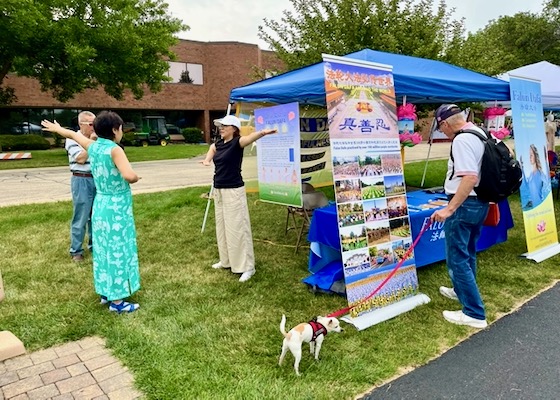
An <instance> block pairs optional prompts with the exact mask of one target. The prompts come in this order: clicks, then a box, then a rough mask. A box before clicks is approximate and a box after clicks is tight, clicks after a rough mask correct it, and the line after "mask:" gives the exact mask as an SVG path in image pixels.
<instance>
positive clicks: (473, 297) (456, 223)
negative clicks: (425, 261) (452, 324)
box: [443, 197, 488, 319]
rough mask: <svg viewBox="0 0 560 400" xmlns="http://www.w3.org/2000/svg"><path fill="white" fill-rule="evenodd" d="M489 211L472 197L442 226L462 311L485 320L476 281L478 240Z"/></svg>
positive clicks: (450, 270) (450, 268)
mask: <svg viewBox="0 0 560 400" xmlns="http://www.w3.org/2000/svg"><path fill="white" fill-rule="evenodd" d="M486 214H488V203H483V202H481V201H479V200H478V199H477V198H475V197H469V198H467V200H465V202H464V203H463V204H462V205H461V206H460V207H459V208H458V209H457V210H456V211H455V213H454V214H453V215H452V216H451V217H449V218H447V219H446V220H445V225H444V227H443V229H444V231H445V252H446V261H447V271H448V272H449V277H450V278H451V282H452V283H453V288H454V289H455V293H456V294H457V297H458V298H459V301H460V302H461V304H462V305H463V313H464V314H466V315H468V316H469V317H472V318H476V319H486V317H485V313H484V304H483V303H482V298H481V297H480V292H479V291H478V285H477V284H476V242H477V240H478V238H479V236H480V231H481V230H482V223H483V222H484V219H485V218H486Z"/></svg>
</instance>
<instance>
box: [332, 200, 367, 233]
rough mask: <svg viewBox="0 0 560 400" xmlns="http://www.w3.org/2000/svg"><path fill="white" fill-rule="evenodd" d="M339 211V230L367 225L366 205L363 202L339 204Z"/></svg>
mask: <svg viewBox="0 0 560 400" xmlns="http://www.w3.org/2000/svg"><path fill="white" fill-rule="evenodd" d="M337 211H338V212H337V215H338V227H339V228H343V227H346V226H353V225H361V224H364V223H365V217H364V205H363V203H362V202H361V201H356V202H351V203H342V204H338V206H337Z"/></svg>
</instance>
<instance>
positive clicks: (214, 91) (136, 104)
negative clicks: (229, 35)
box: [0, 40, 281, 141]
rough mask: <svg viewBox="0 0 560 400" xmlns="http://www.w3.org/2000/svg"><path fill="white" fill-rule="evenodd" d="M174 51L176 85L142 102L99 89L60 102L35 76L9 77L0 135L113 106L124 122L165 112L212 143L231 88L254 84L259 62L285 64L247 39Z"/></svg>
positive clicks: (271, 67)
mask: <svg viewBox="0 0 560 400" xmlns="http://www.w3.org/2000/svg"><path fill="white" fill-rule="evenodd" d="M173 52H174V53H175V54H176V55H177V58H176V60H175V61H174V62H170V69H169V76H170V77H171V78H172V79H173V83H164V84H163V89H162V90H161V91H160V92H158V93H151V92H149V91H147V92H146V93H145V94H144V97H143V98H142V99H140V100H135V99H134V97H133V96H132V94H130V93H128V94H126V95H125V98H124V100H122V101H118V100H115V99H114V98H113V97H111V96H109V95H107V94H106V93H105V91H104V90H103V89H102V88H99V89H97V90H86V91H84V92H83V93H80V94H77V95H76V96H75V97H74V98H73V99H72V100H70V101H68V102H66V103H61V102H59V101H57V100H56V99H54V98H53V97H52V96H51V95H50V93H48V92H42V91H41V89H40V85H39V82H38V81H37V80H35V79H31V78H24V77H18V76H16V75H13V74H12V75H8V77H7V78H6V79H5V80H4V84H5V85H7V86H11V87H13V88H14V89H15V94H16V96H17V101H16V102H15V103H13V104H11V105H10V106H9V107H1V108H0V133H11V132H17V131H18V130H19V131H20V132H21V131H22V129H23V130H26V129H29V130H36V129H37V127H38V125H39V124H40V121H41V119H43V118H49V119H52V118H56V119H57V120H58V121H59V122H61V124H63V125H66V126H75V125H76V121H77V119H76V117H77V114H78V112H79V111H81V110H91V111H93V112H96V111H100V110H104V109H110V110H114V111H117V112H118V113H119V114H120V115H121V117H123V119H124V121H125V122H133V123H135V124H138V123H139V121H141V118H142V117H143V116H148V115H163V116H164V117H165V118H166V122H167V123H170V124H174V125H177V126H179V127H180V128H185V127H198V128H200V129H202V130H203V131H204V132H205V137H206V140H207V141H208V140H209V137H210V136H209V134H210V131H211V129H212V120H213V119H216V118H220V117H222V116H223V115H224V114H225V112H226V109H227V105H228V101H229V93H230V91H231V89H233V88H235V87H238V86H243V85H246V84H249V83H251V82H254V81H255V79H256V78H255V73H254V67H255V66H256V67H259V68H262V69H264V70H266V71H275V70H278V69H279V68H281V63H280V61H279V60H278V59H277V57H276V55H275V53H274V52H272V51H266V50H261V49H259V47H258V46H257V45H254V44H248V43H239V42H197V41H191V40H180V41H179V43H178V44H177V45H175V46H174V48H173ZM185 71H187V73H185ZM181 80H182V81H183V82H184V81H185V80H188V81H189V82H190V83H183V82H181Z"/></svg>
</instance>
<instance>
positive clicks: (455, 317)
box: [443, 310, 488, 329]
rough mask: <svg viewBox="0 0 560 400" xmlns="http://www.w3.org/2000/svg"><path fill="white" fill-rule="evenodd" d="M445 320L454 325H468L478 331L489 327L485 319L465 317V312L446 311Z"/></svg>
mask: <svg viewBox="0 0 560 400" xmlns="http://www.w3.org/2000/svg"><path fill="white" fill-rule="evenodd" d="M443 318H445V319H446V320H447V321H449V322H451V323H452V324H456V325H467V326H470V327H473V328H477V329H484V328H486V327H487V326H488V323H487V322H486V320H485V319H476V318H472V317H469V316H468V315H465V314H464V313H463V311H461V310H459V311H444V312H443Z"/></svg>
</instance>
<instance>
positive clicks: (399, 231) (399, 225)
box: [389, 217, 411, 240]
mask: <svg viewBox="0 0 560 400" xmlns="http://www.w3.org/2000/svg"><path fill="white" fill-rule="evenodd" d="M389 227H390V228H391V240H396V239H403V238H409V237H411V233H410V221H409V219H408V217H404V218H396V219H391V220H389Z"/></svg>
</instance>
